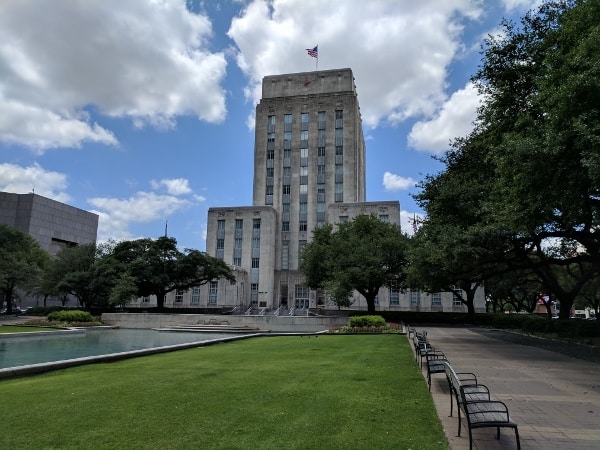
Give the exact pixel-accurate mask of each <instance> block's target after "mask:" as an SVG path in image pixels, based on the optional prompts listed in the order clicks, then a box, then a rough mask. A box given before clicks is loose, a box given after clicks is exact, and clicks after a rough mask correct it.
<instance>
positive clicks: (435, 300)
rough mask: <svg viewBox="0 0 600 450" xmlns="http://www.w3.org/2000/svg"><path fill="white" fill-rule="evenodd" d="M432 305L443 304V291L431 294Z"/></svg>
mask: <svg viewBox="0 0 600 450" xmlns="http://www.w3.org/2000/svg"><path fill="white" fill-rule="evenodd" d="M431 306H442V293H441V292H434V293H433V294H431Z"/></svg>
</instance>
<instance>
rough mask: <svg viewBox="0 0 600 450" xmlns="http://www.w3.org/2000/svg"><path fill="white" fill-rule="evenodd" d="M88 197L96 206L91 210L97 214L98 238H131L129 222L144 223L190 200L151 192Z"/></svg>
mask: <svg viewBox="0 0 600 450" xmlns="http://www.w3.org/2000/svg"><path fill="white" fill-rule="evenodd" d="M87 201H88V203H90V204H91V205H92V206H94V207H95V208H97V210H93V211H92V212H94V213H96V214H98V215H99V216H100V219H99V222H98V240H99V241H104V240H107V239H109V238H112V239H116V240H121V239H131V238H132V235H131V233H130V232H129V226H130V225H131V224H132V223H147V222H152V221H153V220H158V219H165V218H167V217H169V215H171V214H174V213H175V212H177V211H179V210H181V209H183V208H187V207H189V206H190V205H191V204H192V202H191V201H190V200H187V199H183V198H179V197H176V196H173V195H160V194H156V193H154V192H136V193H135V194H134V195H132V196H130V197H129V198H125V199H120V198H107V197H96V198H90V199H88V200H87Z"/></svg>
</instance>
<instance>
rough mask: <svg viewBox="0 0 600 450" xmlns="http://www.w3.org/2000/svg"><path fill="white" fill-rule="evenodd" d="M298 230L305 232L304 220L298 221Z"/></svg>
mask: <svg viewBox="0 0 600 450" xmlns="http://www.w3.org/2000/svg"><path fill="white" fill-rule="evenodd" d="M298 230H299V231H306V230H307V225H306V220H301V221H300V224H299V228H298Z"/></svg>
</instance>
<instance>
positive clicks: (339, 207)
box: [140, 69, 485, 314]
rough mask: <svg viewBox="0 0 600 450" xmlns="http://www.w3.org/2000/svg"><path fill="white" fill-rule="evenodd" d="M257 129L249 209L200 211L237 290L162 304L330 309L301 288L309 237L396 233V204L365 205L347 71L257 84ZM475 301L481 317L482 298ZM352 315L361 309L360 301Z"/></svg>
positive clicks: (204, 289) (358, 126)
mask: <svg viewBox="0 0 600 450" xmlns="http://www.w3.org/2000/svg"><path fill="white" fill-rule="evenodd" d="M255 127H256V128H255V143H254V180H253V202H252V203H253V205H252V206H242V207H231V208H210V209H209V211H208V225H207V239H206V251H207V253H208V254H210V255H212V256H215V257H218V258H220V259H222V260H224V261H225V262H226V263H228V264H230V265H231V267H233V268H234V269H235V271H236V276H237V277H238V283H237V285H236V286H235V287H233V288H232V287H231V286H227V285H226V284H228V283H227V282H224V281H213V282H211V283H209V284H208V285H206V286H201V287H198V289H197V295H196V300H197V301H196V302H192V296H193V294H190V293H189V292H188V293H183V292H176V293H172V294H170V295H168V296H167V299H166V302H165V304H166V305H169V306H170V305H173V306H181V307H194V306H199V307H202V308H211V307H215V308H221V309H222V308H232V309H235V310H238V311H248V312H250V311H255V312H257V311H258V312H259V313H266V312H270V311H275V313H282V314H286V313H287V314H290V313H292V314H293V313H295V312H296V311H304V312H305V313H306V311H307V310H308V309H309V308H332V309H337V306H335V305H333V304H330V303H329V302H328V301H327V299H326V297H325V294H324V293H323V292H320V291H314V290H311V289H309V288H308V287H307V286H306V285H305V284H304V279H303V276H302V273H301V271H300V270H299V265H300V254H301V252H302V247H303V246H304V245H305V244H306V243H307V242H309V241H310V239H311V237H312V230H313V229H314V228H315V227H317V226H320V225H323V224H325V223H326V222H328V223H333V224H335V223H342V222H344V221H348V220H352V219H353V218H354V217H356V216H357V215H359V214H375V215H376V216H377V217H379V218H380V219H381V220H385V221H388V222H390V223H394V224H397V225H398V226H399V225H400V204H399V202H398V201H386V202H367V201H366V189H365V185H366V182H365V176H366V151H365V141H364V137H363V131H362V120H361V115H360V108H359V103H358V97H357V93H356V86H355V84H354V76H353V74H352V70H350V69H339V70H323V71H315V72H304V73H294V74H284V75H273V76H267V77H265V78H264V79H263V83H262V99H261V100H260V103H259V104H258V105H257V107H256V125H255ZM233 292H235V293H236V294H235V295H232V293H233ZM146 301H147V302H148V301H151V299H146ZM377 302H378V305H379V309H385V310H394V309H397V310H425V311H427V310H430V311H435V310H438V311H441V310H444V311H464V306H462V304H460V302H458V301H457V299H454V298H453V294H452V293H449V292H446V293H438V294H431V295H430V294H425V293H422V292H401V291H399V290H393V289H392V290H390V289H387V288H385V289H381V290H380V294H379V297H378V299H377ZM477 303H478V305H477V309H478V310H484V309H485V304H484V300H483V294H482V295H481V298H479V299H478V302H477ZM140 306H141V305H140ZM352 308H356V309H366V303H365V301H364V299H363V298H362V297H361V296H360V295H359V294H358V293H356V294H355V297H354V303H353V305H352Z"/></svg>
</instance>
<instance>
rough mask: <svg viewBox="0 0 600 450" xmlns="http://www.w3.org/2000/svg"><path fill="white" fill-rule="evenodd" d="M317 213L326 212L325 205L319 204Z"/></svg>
mask: <svg viewBox="0 0 600 450" xmlns="http://www.w3.org/2000/svg"><path fill="white" fill-rule="evenodd" d="M317 212H325V203H317Z"/></svg>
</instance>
